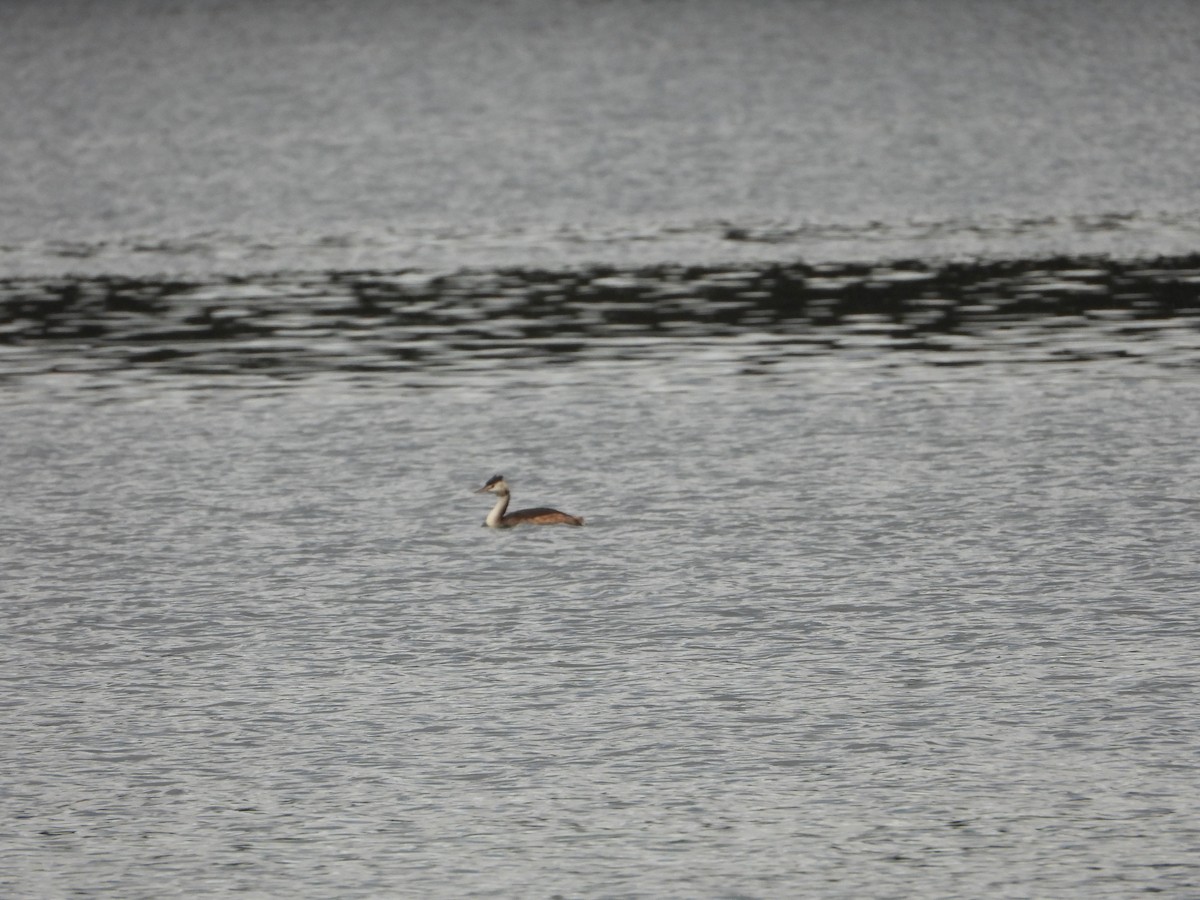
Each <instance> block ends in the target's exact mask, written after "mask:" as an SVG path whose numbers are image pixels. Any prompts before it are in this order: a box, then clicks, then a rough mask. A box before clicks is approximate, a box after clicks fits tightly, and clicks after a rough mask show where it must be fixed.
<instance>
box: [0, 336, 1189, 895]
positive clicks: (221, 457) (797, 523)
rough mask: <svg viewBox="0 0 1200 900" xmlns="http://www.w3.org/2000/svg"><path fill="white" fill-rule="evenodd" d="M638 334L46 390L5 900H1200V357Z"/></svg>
mask: <svg viewBox="0 0 1200 900" xmlns="http://www.w3.org/2000/svg"><path fill="white" fill-rule="evenodd" d="M478 324H479V323H468V324H467V325H464V328H467V327H472V326H474V327H477V326H478ZM497 327H498V323H497ZM1189 333H1191V334H1192V335H1193V337H1194V336H1195V332H1194V331H1193V332H1189ZM447 340H448V341H452V340H453V339H452V338H451V339H447ZM1022 340H1023V338H1021V337H1018V338H1015V339H1014V343H1015V345H1017V346H1019V345H1020V344H1021V343H1022ZM598 342H599V341H598ZM639 342H640V343H641V344H651V345H653V344H656V343H657V344H659V345H660V351H659V352H655V353H635V354H632V355H629V356H627V357H623V358H617V357H613V358H602V359H600V360H596V359H593V358H590V357H589V356H588V355H587V354H583V355H581V356H578V357H576V356H571V355H569V354H568V355H567V356H566V357H563V358H557V357H555V358H552V359H550V360H548V361H545V362H543V363H542V364H541V365H522V366H517V367H514V368H512V369H506V368H505V367H504V366H503V365H496V364H494V363H493V364H489V365H482V364H480V363H481V361H479V360H476V361H475V362H472V361H471V359H470V354H469V353H464V354H463V356H462V359H461V364H460V365H458V366H447V367H446V368H445V370H444V371H443V372H442V375H441V376H440V379H441V384H440V385H435V384H433V383H432V381H433V379H432V378H431V379H430V383H426V384H423V385H413V384H411V383H410V382H409V377H410V376H408V375H406V374H405V371H404V370H397V371H387V370H384V371H381V372H374V373H371V372H365V373H364V372H363V371H361V370H360V371H357V372H339V371H337V370H336V369H331V370H328V371H325V370H319V371H316V372H309V373H307V374H304V375H300V376H297V375H295V374H291V373H288V374H286V376H285V377H281V376H277V375H272V374H270V373H269V372H268V374H265V375H264V374H260V373H256V372H255V371H254V369H253V367H251V368H250V369H249V373H248V374H247V373H246V372H242V373H241V374H239V371H238V370H234V371H229V372H225V373H224V374H219V375H213V374H207V375H205V374H195V373H192V374H189V373H187V372H185V371H178V372H174V371H167V372H160V371H156V370H155V369H154V366H153V365H147V366H144V367H141V368H139V367H137V366H136V365H135V366H132V367H124V368H122V369H121V370H120V375H119V377H118V376H116V375H114V374H113V373H112V372H108V373H107V374H104V373H101V374H89V373H86V372H84V373H70V372H63V373H55V372H46V373H42V374H34V375H27V376H23V377H21V378H18V379H17V380H15V381H11V380H10V382H9V384H8V387H7V389H6V392H5V394H4V397H5V403H4V407H3V418H4V422H5V428H4V430H3V434H2V435H0V451H2V452H0V459H2V460H3V469H4V471H3V480H2V483H3V485H4V509H5V517H4V521H3V524H2V525H0V547H2V548H3V550H2V556H3V558H2V563H3V570H4V573H5V576H4V587H3V592H4V603H3V606H2V611H3V617H4V633H5V635H6V638H5V645H4V654H5V663H4V679H5V682H6V684H7V689H6V690H5V692H4V701H3V704H4V715H3V722H4V732H5V735H4V743H3V748H4V749H3V754H4V756H5V759H6V762H5V768H6V771H7V772H8V773H9V777H8V780H7V787H6V789H5V796H4V806H5V809H6V816H5V823H6V824H5V826H4V830H5V836H4V843H5V845H6V847H7V850H6V852H5V854H4V856H3V858H2V861H0V884H2V885H3V886H4V888H5V890H6V891H7V892H8V893H9V894H10V895H19V896H70V895H78V894H84V895H103V896H121V897H159V896H165V895H177V896H197V895H204V894H226V893H230V892H235V891H247V892H250V893H252V894H254V895H256V896H279V895H283V894H288V895H293V896H310V897H325V896H364V897H365V896H446V897H452V896H453V897H457V896H497V895H499V896H556V895H562V896H747V897H768V896H800V895H803V896H829V897H851V896H854V897H860V896H880V897H885V896H911V895H913V894H919V895H921V896H929V897H961V896H990V897H1026V896H1034V895H1036V896H1085V895H1086V896H1092V897H1095V896H1108V897H1125V896H1129V895H1131V894H1134V893H1139V892H1143V891H1159V892H1164V893H1166V894H1167V895H1170V896H1190V895H1194V894H1195V893H1196V892H1197V891H1198V890H1200V871H1198V866H1197V863H1196V860H1197V859H1198V858H1200V856H1198V855H1197V850H1200V830H1198V828H1197V825H1196V823H1197V821H1198V820H1197V817H1196V812H1197V809H1196V806H1197V799H1198V798H1200V794H1198V792H1197V789H1196V786H1195V785H1196V780H1195V772H1196V767H1195V748H1196V746H1197V741H1198V740H1200V733H1198V732H1200V726H1198V725H1197V718H1196V716H1195V709H1196V703H1197V700H1200V696H1198V692H1197V687H1196V675H1197V663H1196V659H1197V649H1198V632H1197V628H1196V624H1195V583H1196V574H1197V571H1196V553H1195V551H1196V546H1197V539H1198V538H1200V494H1198V493H1197V484H1198V483H1200V463H1198V462H1197V456H1196V453H1195V444H1196V436H1197V434H1198V433H1200V430H1198V429H1200V406H1198V405H1197V404H1196V403H1195V402H1194V396H1193V395H1194V386H1195V368H1194V362H1195V359H1196V356H1195V353H1194V352H1193V356H1192V364H1190V365H1186V366H1181V365H1179V364H1177V363H1172V362H1170V359H1171V355H1170V354H1169V353H1168V361H1167V363H1164V364H1159V363H1157V362H1155V361H1154V359H1153V356H1152V355H1151V357H1150V359H1147V358H1145V357H1137V356H1133V357H1128V356H1104V355H1101V356H1099V357H1097V358H1090V359H1082V360H1080V359H1076V360H1074V361H1071V360H1069V359H1068V360H1066V361H1059V362H1054V361H1052V360H1042V361H1033V362H1029V361H1021V360H1020V359H1019V358H1018V359H1016V360H1015V361H1009V362H1005V361H1003V360H997V359H996V358H995V354H994V353H992V352H985V353H984V354H983V356H982V357H981V360H980V361H979V363H978V364H977V365H964V364H963V362H962V360H961V358H956V360H955V364H954V365H951V366H949V367H947V366H945V365H942V364H940V363H939V362H938V361H937V359H936V358H932V357H929V356H927V355H925V354H924V353H923V352H922V351H919V350H906V349H899V350H897V349H895V348H891V347H888V346H879V345H874V346H866V347H863V346H860V347H858V348H854V347H843V348H841V349H839V350H837V351H834V352H829V353H823V354H810V355H802V356H793V357H789V356H788V355H787V354H784V353H781V354H780V359H779V361H778V365H776V366H775V367H772V368H769V369H768V370H767V371H765V372H763V371H756V370H754V369H752V368H747V365H746V359H747V355H748V354H749V355H751V356H755V357H757V358H759V359H760V361H761V356H762V353H763V349H762V347H761V346H756V345H755V344H754V343H753V342H750V341H747V340H745V339H744V338H740V337H738V336H737V335H731V336H728V337H725V338H718V337H710V338H709V339H707V340H697V341H688V340H687V339H686V338H672V337H666V338H663V337H657V338H656V337H653V336H651V335H648V334H646V333H643V334H641V335H640V337H639V336H637V335H635V336H634V337H633V338H632V339H631V343H634V344H637V343H639ZM1166 346H1168V347H1170V346H1172V342H1171V341H1168V343H1167V345H1166ZM245 352H252V348H247V350H246V351H245ZM601 352H603V351H601ZM610 352H611V351H610ZM1176 352H1177V349H1176ZM556 359H557V361H555V360H556ZM56 379H65V381H64V382H63V383H61V384H58V383H56ZM89 380H90V382H91V387H90V388H89V386H88V384H89ZM497 471H501V472H503V473H504V474H505V475H506V476H507V477H508V478H509V479H510V481H511V482H512V483H513V484H514V490H515V494H516V498H517V501H518V504H517V505H518V506H520V505H541V504H550V505H555V506H558V507H560V508H563V509H566V510H567V511H569V512H572V513H574V514H579V515H584V516H586V518H587V522H588V524H587V525H586V526H585V527H584V528H582V529H566V528H560V529H551V528H548V529H528V530H515V531H510V532H495V531H492V530H490V529H485V528H481V527H480V523H481V522H482V519H483V515H484V513H485V512H486V509H487V507H488V505H489V504H488V502H487V501H486V499H484V498H480V497H476V496H473V495H472V494H471V493H470V491H471V489H472V488H474V487H475V486H476V485H477V484H479V483H480V482H481V481H482V480H483V479H484V478H486V477H487V476H490V475H491V474H494V473H495V472H497Z"/></svg>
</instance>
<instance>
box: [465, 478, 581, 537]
mask: <svg viewBox="0 0 1200 900" xmlns="http://www.w3.org/2000/svg"><path fill="white" fill-rule="evenodd" d="M475 493H477V494H495V495H496V505H495V506H493V507H492V511H491V512H490V513H488V514H487V518H486V519H484V520H483V524H484V525H486V526H487V527H488V528H512V527H513V526H514V525H582V524H583V516H568V515H567V514H566V513H565V512H559V511H558V510H557V509H550V507H548V506H538V507H536V508H534V509H518V510H517V511H516V512H510V513H508V514H507V515H505V510H507V509H508V501H509V498H510V497H512V493H511V492H510V491H509V490H508V485H507V484H505V483H504V476H503V475H495V476H493V477H491V478H489V479H488V482H487V484H485V485H484V486H483V487H481V488H480V489H479V490H477V491H476V492H475Z"/></svg>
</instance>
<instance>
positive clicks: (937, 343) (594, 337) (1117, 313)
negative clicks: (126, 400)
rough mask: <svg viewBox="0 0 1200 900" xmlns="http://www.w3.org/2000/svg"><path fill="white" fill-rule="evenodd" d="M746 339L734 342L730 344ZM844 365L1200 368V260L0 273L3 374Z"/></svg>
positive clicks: (290, 374)
mask: <svg viewBox="0 0 1200 900" xmlns="http://www.w3.org/2000/svg"><path fill="white" fill-rule="evenodd" d="M731 339H736V340H731ZM712 341H722V342H725V343H727V344H729V345H730V346H731V347H732V348H735V349H736V354H735V355H736V356H737V357H738V361H739V362H740V364H742V366H743V367H744V370H745V371H750V372H762V371H769V370H770V368H771V367H772V366H774V365H776V364H778V363H780V362H782V361H786V360H793V361H794V360H796V359H797V358H800V359H804V358H811V357H814V356H823V355H827V354H831V353H842V352H857V353H860V354H861V353H870V354H877V355H891V354H898V353H899V354H908V355H910V356H911V355H918V356H919V358H920V359H922V360H924V361H926V362H928V363H931V364H935V365H946V364H951V365H970V364H978V363H985V362H991V361H1019V362H1054V361H1063V360H1089V359H1099V358H1114V357H1116V358H1128V359H1131V360H1143V361H1149V362H1154V363H1157V364H1161V365H1168V366H1196V365H1200V256H1191V257H1183V258H1171V259H1160V260H1154V261H1143V262H1134V263H1131V262H1115V261H1111V260H1095V259H1070V258H1059V259H1051V260H1039V261H1019V262H1012V261H1009V262H988V263H974V264H965V263H954V264H945V265H941V266H933V265H928V264H924V263H920V262H900V263H894V264H888V265H859V264H851V265H834V264H827V265H817V266H812V265H803V264H796V265H775V264H773V265H759V266H751V267H744V268H729V267H722V268H712V267H684V266H672V265H661V266H652V267H645V268H637V269H628V270H622V269H617V268H611V267H592V268H584V269H569V270H559V271H537V270H528V269H506V270H497V271H483V272H480V271H472V272H460V273H457V274H440V275H439V274H432V273H423V272H419V271H393V272H387V271H369V272H329V273H324V274H278V275H267V276H255V277H240V276H239V277H233V276H226V277H217V278H209V279H191V280H172V279H165V280H164V279H154V278H145V279H133V278H122V277H112V276H108V277H87V278H69V277H63V278H55V279H9V280H5V281H0V377H4V378H6V379H12V378H18V377H21V376H29V375H36V374H39V373H50V372H64V371H68V372H96V373H103V372H113V371H118V370H126V369H148V370H153V371H156V372H163V373H178V374H191V375H196V374H210V375H219V374H222V373H238V372H251V371H253V372H255V373H259V374H270V375H276V376H279V377H281V378H286V377H295V376H298V375H302V374H304V373H311V372H316V371H337V372H357V373H361V372H380V371H384V372H386V371H398V372H407V373H410V374H413V375H419V374H421V373H430V372H434V371H438V372H443V373H444V372H445V371H446V370H447V369H459V370H463V371H472V370H479V369H480V368H481V367H482V368H488V367H492V366H498V365H503V366H505V367H507V368H514V367H522V366H531V365H543V364H545V363H547V362H554V363H567V364H569V363H575V362H580V361H596V360H604V361H610V362H611V361H622V360H640V359H647V358H655V357H658V356H660V355H663V354H667V355H674V354H677V353H678V352H679V351H680V350H682V349H683V348H685V347H686V346H688V345H689V344H695V343H697V342H700V343H708V342H712Z"/></svg>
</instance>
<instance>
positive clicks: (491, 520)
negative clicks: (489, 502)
mask: <svg viewBox="0 0 1200 900" xmlns="http://www.w3.org/2000/svg"><path fill="white" fill-rule="evenodd" d="M506 509H508V492H507V491H506V492H505V493H503V494H500V495H499V496H498V497H496V505H495V506H493V507H492V511H491V512H490V513H488V514H487V518H486V519H484V520H483V524H484V525H486V526H487V527H488V528H499V527H500V520H501V519H503V518H504V511H505V510H506Z"/></svg>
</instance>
